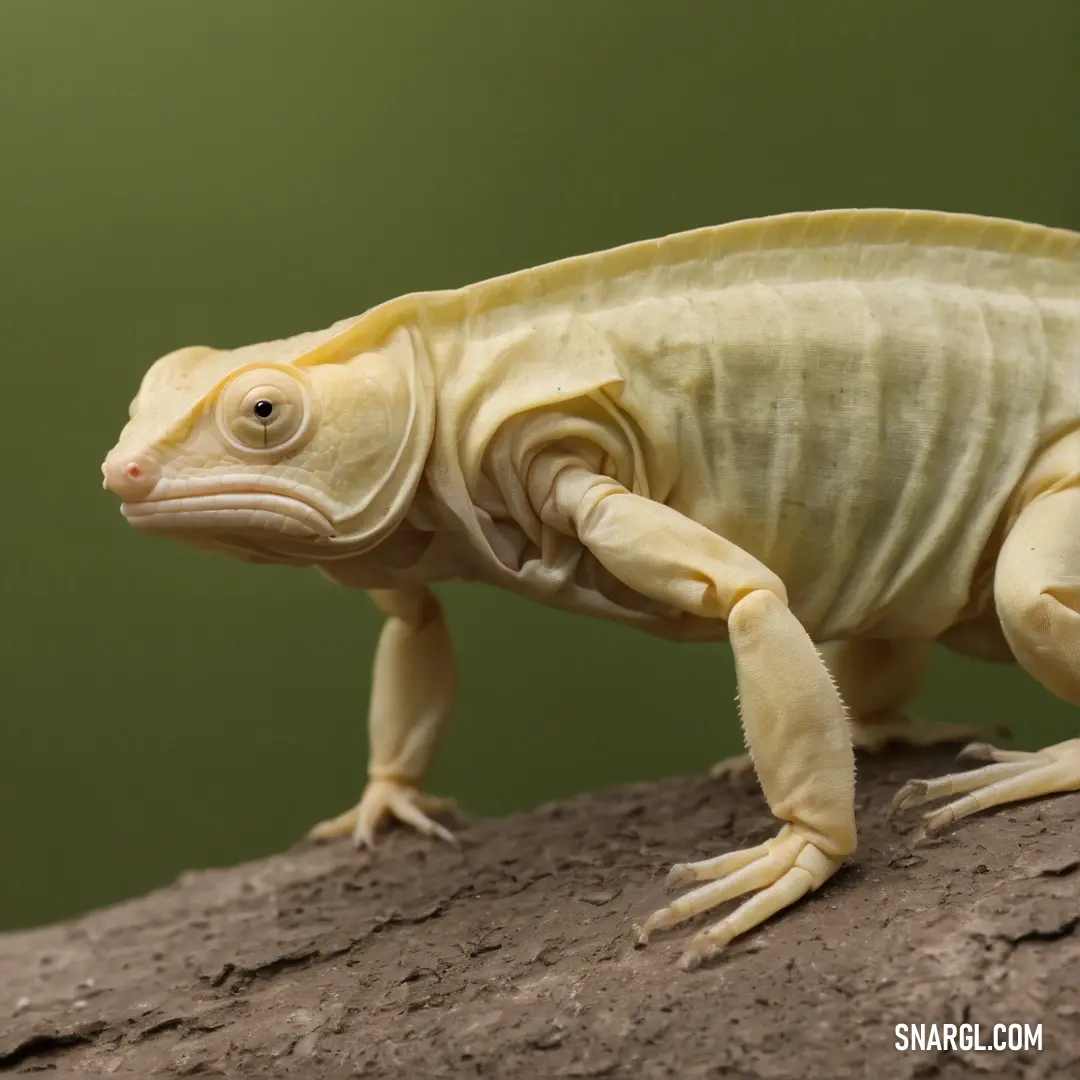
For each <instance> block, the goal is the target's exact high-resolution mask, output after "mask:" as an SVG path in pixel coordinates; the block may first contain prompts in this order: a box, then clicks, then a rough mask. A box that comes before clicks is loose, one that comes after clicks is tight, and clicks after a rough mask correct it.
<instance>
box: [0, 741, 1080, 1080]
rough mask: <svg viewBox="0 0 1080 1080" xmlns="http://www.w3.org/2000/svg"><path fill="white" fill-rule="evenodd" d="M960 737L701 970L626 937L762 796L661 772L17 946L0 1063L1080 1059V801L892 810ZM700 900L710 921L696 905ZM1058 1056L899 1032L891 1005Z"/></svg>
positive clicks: (732, 834)
mask: <svg viewBox="0 0 1080 1080" xmlns="http://www.w3.org/2000/svg"><path fill="white" fill-rule="evenodd" d="M954 767H955V766H954V763H953V759H952V757H951V754H950V753H947V752H944V751H934V752H908V751H904V752H899V753H895V754H891V755H890V756H889V757H887V758H886V757H865V758H861V759H860V788H859V820H860V826H861V830H862V832H861V846H860V849H859V853H858V855H857V856H856V857H855V858H854V859H853V860H851V864H850V865H849V866H848V867H847V868H846V869H844V870H842V871H841V872H840V873H839V874H838V875H837V876H836V877H835V878H833V880H832V881H831V882H829V883H828V884H827V885H826V886H825V887H824V888H823V889H822V890H821V891H820V892H819V893H818V894H816V895H815V896H813V897H811V898H808V899H807V900H805V901H804V902H802V903H800V904H799V905H797V906H796V907H795V908H793V909H791V910H790V911H788V912H787V913H785V914H783V915H781V916H778V917H777V918H775V919H773V920H772V921H771V922H770V923H768V924H767V925H766V926H765V927H763V928H761V929H760V930H758V931H757V932H756V933H753V934H751V935H749V936H748V937H746V938H744V939H741V940H739V941H737V942H736V943H734V944H733V945H732V946H730V947H729V949H728V950H727V951H726V952H725V953H724V954H723V955H722V956H721V957H720V958H719V959H718V960H716V961H714V962H712V963H711V964H709V965H707V966H706V967H704V968H703V969H700V970H698V971H694V972H691V973H684V972H681V971H679V970H678V969H677V968H676V967H675V960H676V958H677V956H678V954H679V951H680V946H681V944H682V942H683V941H684V940H685V938H686V936H687V934H688V933H689V932H690V931H689V930H687V929H684V930H679V931H672V932H669V933H667V934H664V935H659V936H657V937H656V938H655V939H654V940H653V942H652V943H650V945H649V946H648V947H647V948H646V949H643V950H642V949H636V948H634V947H633V944H632V941H631V938H630V934H629V931H630V926H631V923H632V922H634V921H636V920H638V919H640V918H642V917H643V916H645V915H647V914H648V913H649V912H650V911H651V910H652V909H653V908H655V907H656V906H658V905H659V904H661V903H662V902H663V897H664V894H663V891H662V881H663V871H665V870H666V868H667V865H668V864H669V863H670V862H672V861H678V860H682V859H686V858H689V857H701V856H704V855H708V854H716V853H718V852H720V851H723V850H728V849H730V848H731V847H733V846H735V845H741V844H744V843H750V842H758V841H760V840H762V839H764V838H766V837H767V836H768V835H770V834H771V833H772V831H774V827H775V826H774V823H773V822H772V820H771V819H770V817H769V815H768V812H767V810H766V808H765V806H764V804H763V802H762V800H761V798H760V796H759V795H758V794H757V793H756V791H755V790H753V789H752V788H750V787H748V786H747V785H746V784H743V783H737V782H732V781H720V780H711V781H710V780H707V779H702V778H694V779H688V780H669V781H664V782H662V783H659V784H641V785H635V786H632V787H627V788H623V789H620V790H616V791H610V792H605V793H603V794H600V795H587V796H582V797H580V798H577V799H574V800H572V801H569V802H565V803H561V804H557V805H550V806H546V807H542V808H541V809H539V810H537V811H535V812H533V813H530V814H521V815H517V816H514V817H509V818H506V819H503V820H494V821H480V822H472V823H468V824H465V825H464V826H462V827H461V829H460V836H461V840H462V846H461V849H460V850H459V851H458V850H454V849H452V848H450V847H449V846H446V845H443V844H438V843H434V842H430V841H427V840H424V839H422V838H420V837H417V836H414V835H411V834H409V833H407V832H405V831H401V830H399V831H396V832H394V833H393V834H391V835H390V836H388V837H387V838H386V839H385V840H384V842H383V844H382V846H381V847H380V848H379V849H378V850H377V851H376V852H375V853H373V854H371V853H358V852H356V851H354V850H353V849H352V847H351V846H350V845H348V844H346V843H341V844H334V845H330V846H326V847H302V848H297V849H295V850H293V851H290V852H287V853H285V854H282V855H280V856H277V857H275V858H271V859H266V860H263V861H260V862H254V863H249V864H246V865H243V866H239V867H234V868H232V869H227V870H213V871H205V872H198V873H191V874H188V875H185V876H184V877H183V878H182V879H181V880H180V881H179V882H177V883H176V884H175V885H173V886H170V887H169V888H166V889H163V890H161V891H159V892H156V893H153V894H151V895H149V896H146V897H143V898H141V899H138V900H133V901H131V902H129V903H125V904H121V905H119V906H117V907H114V908H111V909H107V910H104V911H100V912H96V913H93V914H91V915H88V916H86V917H84V918H81V919H78V920H75V921H73V922H70V923H67V924H64V925H60V926H55V927H48V928H45V929H41V930H36V931H31V932H27V933H15V934H9V935H6V936H2V937H0V1072H4V1071H5V1070H6V1071H10V1072H13V1073H16V1074H18V1073H23V1072H30V1071H34V1070H39V1069H43V1068H44V1069H55V1070H56V1071H57V1072H59V1073H61V1074H64V1073H67V1072H76V1073H77V1072H79V1071H82V1070H85V1071H88V1072H91V1073H95V1072H96V1073H105V1072H112V1073H113V1075H120V1076H124V1075H135V1076H158V1075H192V1074H194V1075H200V1076H219V1075H229V1076H234V1075H253V1076H273V1075H281V1074H291V1075H299V1076H353V1075H355V1076H362V1077H384V1076H385V1077H393V1076H402V1077H417V1078H419V1077H441V1076H447V1077H458V1076H461V1077H468V1076H477V1077H523V1078H530V1077H557V1076H568V1077H570V1076H573V1077H591V1076H596V1077H601V1076H602V1077H635V1078H638V1077H640V1078H653V1077H743V1078H751V1077H821V1078H828V1080H841V1078H845V1077H863V1076H880V1077H946V1078H947V1077H955V1076H963V1075H968V1074H970V1073H972V1072H975V1071H979V1072H984V1071H985V1072H986V1073H988V1074H989V1075H991V1076H1009V1077H1014V1076H1015V1077H1020V1076H1023V1077H1051V1076H1063V1077H1064V1076H1080V932H1078V926H1080V844H1078V841H1080V828H1078V821H1080V795H1073V794H1070V795H1064V796H1059V797H1056V798H1053V799H1045V800H1039V801H1036V802H1033V803H1029V804H1025V805H1022V806H1012V807H1006V808H1004V809H1002V810H999V811H997V812H993V813H989V814H984V815H980V816H978V817H976V818H972V819H968V820H967V821H965V822H963V823H961V824H960V825H959V826H957V827H955V828H954V829H953V830H952V831H951V832H950V833H949V834H948V835H947V836H946V837H945V838H944V839H943V840H941V841H938V842H935V843H933V844H930V845H926V846H915V847H913V846H912V841H913V838H914V835H915V833H914V832H913V831H912V830H911V828H910V824H909V826H908V830H907V832H904V831H903V830H902V829H898V828H897V826H896V825H895V824H893V825H890V824H888V823H887V822H886V821H885V815H884V811H885V807H886V806H887V804H888V801H889V798H890V797H891V794H892V792H893V791H895V790H896V788H897V786H898V785H899V784H900V783H901V782H902V781H903V780H904V779H906V778H908V777H911V776H933V775H938V774H941V773H943V772H946V771H950V770H952V769H953V768H954ZM700 924H701V921H700V920H699V922H698V923H696V924H695V926H697V925H700ZM965 1021H970V1022H979V1023H981V1024H982V1025H983V1037H984V1039H986V1038H988V1037H989V1032H990V1029H989V1026H990V1025H993V1024H995V1023H998V1022H1004V1023H1029V1024H1041V1025H1042V1038H1043V1049H1042V1050H1041V1052H1029V1053H1019V1054H1018V1053H1009V1052H1006V1053H1000V1054H998V1053H978V1052H970V1053H962V1052H959V1051H955V1052H954V1051H941V1052H937V1051H918V1052H911V1053H901V1052H899V1051H897V1050H896V1049H895V1048H894V1040H895V1035H894V1030H893V1028H894V1025H895V1024H898V1023H932V1022H937V1023H948V1022H953V1023H963V1022H965Z"/></svg>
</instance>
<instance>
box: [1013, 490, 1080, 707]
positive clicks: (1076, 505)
mask: <svg viewBox="0 0 1080 1080" xmlns="http://www.w3.org/2000/svg"><path fill="white" fill-rule="evenodd" d="M994 603H995V605H996V607H997V612H998V618H999V619H1000V620H1001V628H1002V631H1003V632H1004V634H1005V638H1006V640H1007V641H1008V643H1009V647H1010V648H1011V649H1012V651H1013V655H1014V656H1015V657H1016V659H1017V662H1018V663H1019V664H1020V665H1021V666H1022V667H1023V668H1024V669H1025V670H1026V671H1027V672H1028V673H1029V674H1031V675H1033V676H1034V677H1035V678H1036V679H1038V680H1039V682H1041V683H1042V684H1043V686H1045V687H1046V688H1047V689H1049V690H1051V691H1053V692H1054V693H1055V694H1057V696H1058V697H1060V698H1063V699H1064V700H1065V701H1068V702H1070V703H1071V704H1073V705H1080V488H1077V487H1068V488H1063V489H1058V490H1055V491H1051V492H1049V493H1047V494H1044V495H1042V496H1039V497H1037V498H1036V499H1034V500H1033V501H1032V502H1030V503H1029V504H1028V505H1027V506H1026V507H1024V509H1023V510H1022V511H1021V512H1020V515H1019V516H1018V518H1017V519H1016V522H1015V524H1014V525H1013V527H1012V529H1011V530H1010V531H1009V534H1008V535H1007V536H1006V538H1005V542H1004V543H1003V545H1002V548H1001V553H1000V554H999V556H998V561H997V566H996V568H995V572H994Z"/></svg>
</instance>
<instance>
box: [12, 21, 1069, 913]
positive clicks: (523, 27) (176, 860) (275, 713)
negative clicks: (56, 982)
mask: <svg viewBox="0 0 1080 1080" xmlns="http://www.w3.org/2000/svg"><path fill="white" fill-rule="evenodd" d="M1078 150H1080V5H1078V4H1077V3H1076V0H1043V2H1040V0H1029V2H1028V3H1026V4H1023V5H1019V6H1018V5H1016V4H1014V3H1006V2H997V3H991V2H986V0H966V2H962V0H952V2H949V3H945V2H942V0H909V2H907V3H904V4H898V3H894V4H886V3H877V4H870V3H866V2H865V0H847V2H822V0H819V2H817V3H814V4H798V3H794V2H787V3H755V4H748V3H734V2H726V0H725V2H721V0H715V2H707V0H697V2H693V3H690V2H682V3H672V2H661V0H621V2H615V0H603V2H602V0H592V2H587V0H555V2H553V0H547V2H543V3H540V2H525V0H515V2H514V3H502V2H497V0H491V2H487V3H477V2H466V0H456V2H455V3H442V2H439V0H411V2H406V0H381V2H370V0H369V2H366V3H348V2H345V0H339V2H327V0H305V2H304V3H296V2H286V0H231V2H229V3H222V4H211V3H181V2H179V0H176V2H173V3H165V2H161V0H156V2H154V0H98V2H94V3H84V2H67V3H59V2H46V0H0V215H2V227H3V237H2V241H0V286H2V289H0V357H2V363H3V374H4V380H5V382H4V385H5V386H6V387H7V390H6V391H5V405H4V410H3V411H4V418H3V422H2V424H0V440H2V456H0V463H2V473H3V499H2V500H0V513H2V514H3V519H4V524H3V532H2V536H3V541H2V542H3V559H2V573H3V583H4V585H3V603H2V610H3V619H4V625H3V628H2V651H0V665H2V670H0V678H2V683H0V686H2V694H3V698H2V705H0V708H2V714H0V926H4V927H13V926H19V925H27V924H34V923H41V922H44V921H47V920H52V919H56V918H59V917H63V916H67V915H70V914H73V913H75V912H78V911H80V910H83V909H85V908H87V907H90V906H92V905H98V904H102V903H105V902H108V901H112V900H115V899H118V898H121V897H124V896H128V895H131V894H134V893H137V892H139V891H142V890H145V889H146V888H148V887H150V886H153V885H156V884H159V883H162V882H165V881H166V880H168V879H169V878H170V877H172V876H173V875H175V874H176V873H177V872H178V871H180V870H181V869H183V868H185V867H192V866H204V865H208V864H221V863H228V862H234V861H237V860H240V859H243V858H247V857H251V856H255V855H258V854H262V853H267V852H271V851H274V850H276V849H278V848H281V847H283V846H285V845H287V844H289V843H290V842H291V841H293V840H294V839H296V838H297V837H299V836H300V835H301V834H302V832H303V831H304V829H305V828H306V827H307V826H308V825H309V824H311V823H312V822H314V821H315V820H316V819H317V818H320V817H323V816H326V815H329V814H331V813H335V812H337V811H339V810H341V809H344V808H345V806H346V805H348V804H351V803H352V802H353V801H354V800H355V799H356V797H357V796H358V795H359V792H360V787H361V783H362V777H363V771H364V755H365V735H364V726H363V721H364V713H365V706H366V695H367V690H368V681H369V665H370V659H371V654H372V649H373V647H374V643H375V637H376V633H377V630H378V626H379V620H378V617H377V616H376V614H375V612H374V609H373V608H372V607H371V606H370V605H369V604H368V602H367V601H366V600H365V599H364V598H363V597H362V596H361V595H360V594H353V593H350V592H348V591H346V590H342V589H335V588H334V587H332V586H330V585H329V584H327V583H325V582H323V581H322V579H320V578H319V577H318V576H317V575H316V574H315V573H313V572H305V571H297V570H286V569H275V568H267V567H247V566H244V565H241V564H239V563H235V564H234V563H232V562H230V561H228V560H226V559H222V558H216V557H213V556H210V555H204V554H200V553H197V552H194V551H191V550H187V549H185V548H184V547H182V546H180V545H172V544H170V543H167V542H164V541H160V540H151V539H148V538H147V537H144V536H139V535H137V534H136V533H135V532H134V531H133V530H132V529H130V528H129V527H127V526H126V525H125V523H124V521H123V520H122V518H121V517H120V514H119V512H118V508H117V500H116V499H115V498H113V497H111V496H109V495H107V494H106V493H104V492H103V491H102V490H101V486H100V484H101V476H100V473H99V471H98V470H99V464H100V462H101V459H102V457H103V455H104V453H105V451H106V450H107V449H108V448H109V447H110V446H111V445H112V443H113V441H114V440H115V437H116V435H117V434H118V432H119V430H120V427H121V425H122V424H123V422H124V419H125V415H126V408H127V404H128V401H129V400H130V398H131V397H132V396H133V394H134V391H135V389H136V386H137V384H138V380H139V378H140V377H141V375H142V373H143V371H144V370H145V368H146V367H147V365H148V364H149V363H150V362H151V361H152V360H153V359H154V358H156V357H157V356H158V355H160V354H162V353H165V352H167V351H169V350H171V349H173V348H175V347H177V346H179V345H184V344H190V343H207V344H214V345H222V346H232V345H239V344H243V343H247V342H250V341H259V340H265V339H268V338H275V337H279V336H282V335H287V334H291V333H295V332H298V331H300V330H305V329H314V328H319V327H322V326H324V325H326V324H329V323H330V322H332V321H333V320H335V319H337V318H340V317H343V316H346V315H351V314H354V313H357V312H359V311H361V310H363V309H364V308H366V307H368V306H370V305H372V304H374V303H376V302H378V301H381V300H383V299H386V298H388V297H390V296H392V295H395V294H397V293H401V292H406V291H410V290H414V289H426V288H443V287H449V286H455V285H461V284H464V283H466V282H469V281H472V280H474V279H478V278H483V277H487V276H489V275H493V274H497V273H502V272H505V271H509V270H514V269H518V268H520V267H523V266H527V265H530V264H535V263H539V262H542V261H545V260H549V259H553V258H557V257H560V256H564V255H570V254H576V253H579V252H584V251H588V250H592V249H597V248H603V247H608V246H611V245H614V244H618V243H622V242H626V241H630V240H636V239H641V238H644V237H649V236H654V235H658V234H663V233H668V232H672V231H674V230H678V229H684V228H689V227H692V226H696V225H702V224H706V223H714V222H719V221H724V220H729V219H733V218H739V217H745V216H750V215H756V214H763V213H773V212H778V211H783V210H792V209H807V208H820V207H828V206H853V205H855V206H857V205H875V206H881V205H884V206H889V205H896V206H927V207H939V208H944V209H955V210H968V211H976V212H983V213H991V214H1001V215H1008V216H1015V217H1020V218H1028V219H1033V220H1036V221H1043V222H1046V223H1051V224H1057V225H1064V226H1071V227H1074V228H1075V227H1080V184H1078V182H1077V168H1076V166H1077V162H1078ZM443 595H444V597H445V599H446V600H447V604H448V608H449V614H450V618H451V621H452V626H453V629H454V632H455V637H456V641H457V645H458V650H459V657H460V662H461V667H462V677H463V687H462V694H461V700H460V706H459V709H458V713H457V718H456V721H455V724H454V726H453V727H452V729H451V732H450V735H449V738H448V740H447V742H446V744H445V748H444V751H443V753H442V755H441V757H440V758H439V761H438V764H437V767H436V769H435V771H434V775H433V776H432V777H431V786H432V788H433V789H434V790H436V791H439V792H448V793H454V794H457V795H458V796H459V797H460V798H461V799H462V800H463V802H464V803H465V804H466V805H467V807H468V808H470V809H471V810H473V811H475V812H478V813H482V814H495V813H503V812H506V811H510V810H512V809H517V808H524V807H528V806H531V805H533V804H535V803H537V802H539V801H541V800H545V799H548V798H552V797H555V796H560V795H566V794H569V793H572V792H576V791H580V790H583V789H586V788H598V787H601V786H603V785H610V784H615V783H617V782H620V781H625V780H630V779H635V778H648V777H659V776H661V775H664V774H672V773H680V772H692V771H699V770H703V769H704V768H705V767H706V766H707V765H708V764H709V763H710V762H712V761H713V760H714V759H716V758H717V757H719V756H722V755H723V754H726V753H730V752H733V751H735V750H736V749H737V747H738V745H739V734H738V729H737V723H736V716H735V709H734V705H733V695H734V685H733V680H732V670H731V662H730V655H729V653H728V651H727V650H726V649H724V648H704V647H677V646H673V645H670V644H667V643H665V642H661V641H653V640H650V639H648V638H646V637H644V636H643V635H638V634H635V633H633V632H630V631H626V630H621V629H618V628H615V627H611V626H607V625H602V624H599V623H591V622H588V621H586V620H584V619H574V618H571V617H569V616H565V615H561V614H556V613H553V612H549V611H545V610H542V609H538V608H533V607H530V606H528V605H526V604H525V603H524V602H521V601H518V600H515V599H513V598H510V597H504V596H500V595H496V594H494V593H492V592H490V591H488V590H485V589H482V588H474V589H467V588H462V587H459V588H453V587H451V588H447V589H445V590H443ZM923 707H924V711H925V712H928V713H933V714H934V715H938V716H941V717H943V718H949V719H961V718H972V719H978V718H984V719H993V718H1001V719H1005V718H1009V719H1012V720H1014V721H1016V722H1018V724H1019V725H1020V726H1021V727H1022V743H1023V744H1025V745H1033V744H1038V743H1042V742H1045V741H1048V740H1052V739H1060V738H1065V737H1067V736H1069V735H1070V734H1075V733H1076V730H1077V725H1076V717H1075V715H1074V714H1073V713H1072V711H1071V710H1069V709H1068V708H1067V707H1065V706H1063V705H1061V704H1060V703H1058V702H1056V701H1055V700H1053V699H1052V698H1051V697H1050V695H1049V694H1047V693H1046V692H1044V691H1043V690H1041V689H1040V688H1038V687H1037V686H1035V685H1034V684H1033V683H1032V682H1030V681H1028V680H1027V679H1026V678H1025V677H1024V676H1023V675H1021V674H1020V673H1019V672H1017V671H1015V670H1010V669H999V668H993V667H982V666H978V665H975V664H972V663H965V662H962V661H959V660H956V659H953V658H950V657H947V656H944V657H941V658H940V663H939V665H938V667H937V669H936V671H935V673H934V677H933V680H932V682H931V683H930V685H929V686H928V687H927V688H926V691H925V694H924V695H923Z"/></svg>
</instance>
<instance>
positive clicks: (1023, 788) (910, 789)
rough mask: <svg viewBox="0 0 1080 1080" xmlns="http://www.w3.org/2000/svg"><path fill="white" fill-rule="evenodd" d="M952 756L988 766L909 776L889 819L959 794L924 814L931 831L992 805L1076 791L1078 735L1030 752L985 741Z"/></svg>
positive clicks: (1079, 781)
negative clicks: (923, 777)
mask: <svg viewBox="0 0 1080 1080" xmlns="http://www.w3.org/2000/svg"><path fill="white" fill-rule="evenodd" d="M957 757H959V758H961V759H963V760H967V761H989V762H992V763H993V764H990V765H984V766H983V767H982V768H980V769H972V770H971V771H970V772H960V773H950V774H949V775H948V776H940V777H938V778H937V779H936V780H909V781H908V782H907V783H906V784H905V785H904V786H903V787H902V788H901V789H900V790H899V791H898V792H897V793H896V797H895V798H894V799H893V801H892V806H891V807H890V808H889V817H890V818H891V817H893V816H895V815H896V814H898V813H899V812H900V811H902V810H907V809H910V808H911V807H914V806H922V805H924V804H925V803H928V802H932V801H933V800H934V799H942V798H945V797H947V796H949V795H960V798H958V799H954V800H953V801H952V802H950V803H947V804H946V805H945V806H943V807H941V808H939V809H937V810H932V811H930V812H929V813H927V814H926V815H924V817H923V828H924V829H925V830H926V831H927V832H928V833H932V832H936V831H938V830H939V829H943V828H945V827H946V826H947V825H951V824H952V823H953V822H954V821H959V820H960V819H961V818H965V817H967V816H968V815H969V814H974V813H977V812H978V811H979V810H988V809H990V807H992V806H1001V805H1002V804H1003V803H1010V802H1017V801H1018V800H1020V799H1032V798H1036V797H1037V796H1040V795H1050V794H1054V793H1056V792H1060V791H1074V790H1077V789H1080V739H1069V740H1067V741H1066V742H1062V743H1058V744H1057V745H1056V746H1048V747H1047V748H1046V749H1045V750H1039V751H1036V752H1034V753H1030V752H1028V751H1024V750H999V749H998V748H997V747H996V746H991V745H990V744H989V743H985V742H975V743H971V744H970V745H968V746H965V747H964V749H963V750H961V751H960V753H959V754H958V755H957Z"/></svg>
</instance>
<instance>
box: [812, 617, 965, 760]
mask: <svg viewBox="0 0 1080 1080" xmlns="http://www.w3.org/2000/svg"><path fill="white" fill-rule="evenodd" d="M931 644H932V643H931V642H930V641H928V640H904V641H884V640H878V639H874V638H860V639H854V640H851V641H830V642H826V643H825V644H823V645H819V646H818V649H819V651H820V652H821V655H822V658H823V659H824V660H825V664H826V666H827V667H828V669H829V671H830V672H831V673H832V677H833V679H835V680H836V685H837V688H838V689H839V691H840V696H841V697H842V698H843V699H844V702H845V703H846V704H847V707H848V709H849V711H850V713H851V742H852V745H853V746H854V747H855V748H856V749H857V750H867V751H870V752H871V753H876V752H877V751H879V750H883V749H885V748H886V747H887V746H891V745H895V744H900V745H904V746H938V745H940V744H942V743H963V742H967V741H968V740H969V739H974V738H981V737H985V735H986V732H985V730H984V729H982V728H980V727H977V726H976V725H974V724H949V723H937V722H918V721H915V720H914V719H913V718H912V717H911V714H910V713H909V711H908V706H909V705H910V704H911V702H912V700H913V699H914V697H915V695H916V694H917V693H918V692H919V687H920V685H921V684H922V681H923V679H924V678H925V676H926V672H927V669H928V668H929V666H930V650H931Z"/></svg>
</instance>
